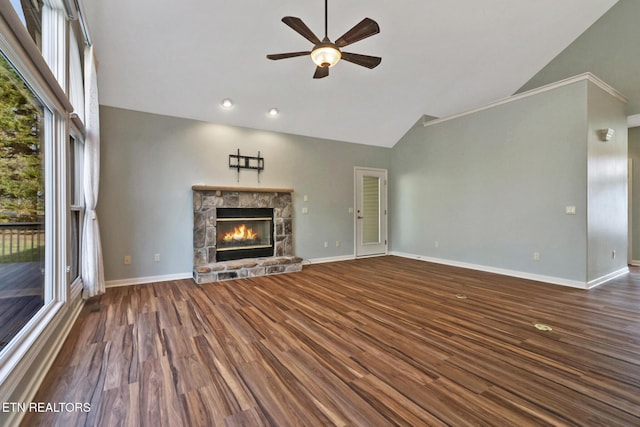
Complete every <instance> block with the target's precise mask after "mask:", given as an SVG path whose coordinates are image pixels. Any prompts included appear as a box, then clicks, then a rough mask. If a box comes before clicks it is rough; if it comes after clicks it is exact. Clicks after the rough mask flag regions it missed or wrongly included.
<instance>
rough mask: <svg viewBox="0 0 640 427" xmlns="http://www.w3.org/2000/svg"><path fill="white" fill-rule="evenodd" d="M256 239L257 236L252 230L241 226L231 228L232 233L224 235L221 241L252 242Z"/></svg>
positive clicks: (243, 225)
mask: <svg viewBox="0 0 640 427" xmlns="http://www.w3.org/2000/svg"><path fill="white" fill-rule="evenodd" d="M256 237H258V235H257V234H256V233H254V232H253V229H251V228H247V226H246V225H245V224H241V225H240V226H238V227H233V232H227V233H225V235H224V237H223V238H222V240H224V241H225V242H232V241H234V240H235V241H244V240H253V239H255V238H256Z"/></svg>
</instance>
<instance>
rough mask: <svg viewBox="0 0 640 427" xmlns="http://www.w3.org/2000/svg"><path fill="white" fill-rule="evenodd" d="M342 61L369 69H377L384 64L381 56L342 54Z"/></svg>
mask: <svg viewBox="0 0 640 427" xmlns="http://www.w3.org/2000/svg"><path fill="white" fill-rule="evenodd" d="M342 59H344V60H345V61H348V62H352V63H354V64H357V65H362V66H363V67H367V68H376V67H377V66H378V65H380V62H382V58H380V57H379V56H369V55H360V54H358V53H349V52H342Z"/></svg>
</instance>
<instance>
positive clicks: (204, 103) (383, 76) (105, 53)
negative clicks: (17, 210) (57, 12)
mask: <svg viewBox="0 0 640 427" xmlns="http://www.w3.org/2000/svg"><path fill="white" fill-rule="evenodd" d="M83 3H84V6H85V9H86V15H87V19H88V22H89V29H90V31H91V34H92V39H93V41H94V43H95V45H96V51H97V55H98V60H99V82H100V83H99V89H100V103H101V104H103V105H109V106H114V107H120V108H126V109H132V110H138V111H145V112H151V113H157V114H164V115H171V116H176V117H184V118H191V119H196V120H203V121H208V122H214V123H220V124H228V125H234V126H243V127H249V128H256V129H264V130H272V131H278V132H286V133H292V134H299V135H306V136H313V137H318V138H327V139H334V140H339V141H347V142H356V143H362V144H370V145H378V146H387V147H390V146H393V145H394V144H395V143H396V142H397V141H398V140H399V139H400V138H401V137H402V136H403V134H404V133H405V132H406V131H407V130H408V129H409V128H410V127H411V126H412V125H413V124H414V123H415V122H416V120H418V119H419V118H420V117H421V116H422V115H424V114H426V115H429V116H434V117H443V116H447V115H450V114H455V113H459V112H462V111H466V110H469V109H471V108H474V107H478V106H481V105H484V104H486V103H489V102H492V101H495V100H498V99H501V98H504V97H507V96H510V95H512V94H513V93H514V92H516V91H517V90H518V88H520V87H521V86H522V85H523V84H525V83H526V82H527V81H528V80H529V79H530V78H531V77H532V76H534V75H535V74H536V73H537V72H538V71H539V70H540V69H542V68H543V67H544V66H545V65H546V64H547V63H549V61H551V60H552V59H553V58H554V57H555V56H556V55H557V54H558V53H560V52H561V51H562V50H563V49H564V48H565V47H567V46H568V45H569V44H570V43H571V42H572V41H574V40H575V39H576V38H577V37H578V36H579V35H580V34H581V33H583V32H584V31H585V30H586V29H587V28H588V27H589V26H590V25H591V24H593V23H594V22H595V21H596V20H597V19H598V18H599V17H600V16H602V15H603V14H604V13H605V12H606V11H607V10H608V9H609V8H610V7H611V6H613V5H614V4H615V3H616V0H562V1H558V0H536V1H530V0H482V1H478V0H448V1H442V0H423V1H417V0H415V1H406V2H390V1H385V0H353V1H348V2H347V1H340V0H329V37H330V38H331V39H332V40H335V39H336V38H337V37H339V36H340V35H342V34H343V33H344V32H346V31H347V30H348V29H349V28H351V27H352V26H354V25H355V24H356V23H358V22H359V21H360V20H361V19H362V18H364V17H369V18H372V19H374V20H375V21H377V22H378V24H379V25H380V29H381V31H380V34H378V35H375V36H373V37H370V38H368V39H365V40H362V41H360V42H357V43H355V44H353V45H351V46H349V47H348V48H345V50H347V51H349V52H355V53H362V54H367V55H375V56H381V57H382V63H381V64H380V66H378V67H377V68H375V69H373V70H369V69H367V68H363V67H359V66H357V65H353V64H351V63H348V62H345V61H341V62H340V63H338V64H337V65H336V66H335V67H333V68H331V70H330V76H329V77H328V78H324V79H315V80H314V79H312V75H313V72H314V70H315V65H314V64H313V63H312V62H311V59H310V58H308V57H299V58H292V59H286V60H280V61H270V60H268V59H266V57H265V55H266V54H268V53H281V52H292V51H301V50H310V48H311V43H310V42H309V41H307V40H306V39H304V38H303V37H301V36H300V35H299V34H297V33H295V32H294V31H293V30H292V29H290V28H289V27H287V26H286V25H284V24H283V23H282V22H281V21H280V20H281V18H282V17H283V16H287V15H290V16H297V17H299V18H301V19H302V20H303V21H304V22H305V23H306V24H307V25H308V26H309V27H310V29H311V30H312V31H314V32H315V33H316V35H318V36H319V37H320V38H322V36H323V33H324V22H323V21H324V2H323V1H321V0H272V1H268V2H267V1H248V0H234V1H221V0H186V1H168V0H154V1H151V0H136V1H131V0H110V1H103V0H84V2H83ZM224 98H230V99H232V100H233V102H234V106H233V107H232V108H230V109H224V108H222V107H221V105H220V103H221V101H222V100H223V99H224ZM271 107H275V108H277V109H278V110H279V111H280V115H279V116H277V117H275V118H274V117H270V116H268V115H267V110H268V109H269V108H271Z"/></svg>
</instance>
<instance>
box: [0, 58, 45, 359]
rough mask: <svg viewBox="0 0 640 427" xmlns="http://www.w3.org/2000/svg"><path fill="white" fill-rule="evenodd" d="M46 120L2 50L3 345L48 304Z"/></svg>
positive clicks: (0, 284)
mask: <svg viewBox="0 0 640 427" xmlns="http://www.w3.org/2000/svg"><path fill="white" fill-rule="evenodd" d="M43 121H44V107H43V105H42V103H41V102H40V101H39V100H38V98H37V97H36V96H35V95H34V94H33V92H32V91H31V90H30V88H29V87H28V86H27V85H26V84H25V83H24V81H23V79H22V78H21V77H20V75H19V74H18V73H17V72H16V71H15V69H14V68H13V67H12V65H11V64H10V63H9V62H8V61H7V60H6V58H5V57H4V56H2V55H0V350H2V349H3V348H4V346H5V345H6V344H7V343H8V342H9V341H10V340H11V338H12V337H13V336H14V335H15V334H16V333H17V332H18V331H19V330H20V329H21V328H22V327H23V326H24V325H25V324H26V323H27V322H28V321H29V319H30V318H31V317H32V316H33V315H34V314H35V313H36V312H37V311H38V310H39V309H40V308H41V307H42V306H43V305H44V250H45V230H44V214H45V208H44V206H45V205H44V201H45V199H44V188H45V187H44V163H43V160H44V155H43V136H44V135H43Z"/></svg>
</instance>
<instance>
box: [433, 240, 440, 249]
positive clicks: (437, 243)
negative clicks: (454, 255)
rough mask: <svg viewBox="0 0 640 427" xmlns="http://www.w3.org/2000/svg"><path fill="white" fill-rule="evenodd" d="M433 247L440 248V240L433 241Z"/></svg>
mask: <svg viewBox="0 0 640 427" xmlns="http://www.w3.org/2000/svg"><path fill="white" fill-rule="evenodd" d="M433 247H434V248H439V247H440V242H438V241H437V240H436V241H435V242H433Z"/></svg>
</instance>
